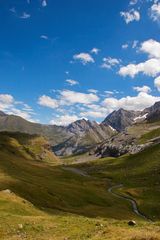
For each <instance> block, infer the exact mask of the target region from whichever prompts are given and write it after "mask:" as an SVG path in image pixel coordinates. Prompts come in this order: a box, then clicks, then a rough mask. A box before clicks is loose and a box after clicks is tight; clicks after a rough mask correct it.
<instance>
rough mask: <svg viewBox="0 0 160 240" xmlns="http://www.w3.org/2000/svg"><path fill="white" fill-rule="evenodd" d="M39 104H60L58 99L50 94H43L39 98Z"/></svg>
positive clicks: (52, 105)
mask: <svg viewBox="0 0 160 240" xmlns="http://www.w3.org/2000/svg"><path fill="white" fill-rule="evenodd" d="M38 104H39V105H41V106H44V107H49V108H53V109H55V108H57V107H58V106H59V104H58V101H57V100H56V99H53V98H51V97H49V96H46V95H43V96H41V97H40V98H39V99H38Z"/></svg>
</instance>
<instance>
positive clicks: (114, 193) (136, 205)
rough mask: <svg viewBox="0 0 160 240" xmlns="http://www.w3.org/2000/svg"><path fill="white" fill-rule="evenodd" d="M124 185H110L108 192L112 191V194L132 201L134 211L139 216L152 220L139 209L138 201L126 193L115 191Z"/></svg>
mask: <svg viewBox="0 0 160 240" xmlns="http://www.w3.org/2000/svg"><path fill="white" fill-rule="evenodd" d="M122 187H123V184H119V185H116V186H113V187H110V188H109V189H108V192H109V193H111V194H112V195H113V196H115V197H118V198H121V199H124V200H126V201H128V202H130V203H131V204H132V209H133V212H134V213H135V214H136V215H137V216H139V217H141V218H143V219H145V220H147V221H151V219H149V218H148V217H147V216H146V215H144V214H143V213H141V212H140V211H139V209H138V204H137V202H136V201H135V200H134V199H133V198H131V197H128V196H125V195H122V194H120V193H117V192H115V191H114V190H118V189H120V188H122Z"/></svg>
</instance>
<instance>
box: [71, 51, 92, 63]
mask: <svg viewBox="0 0 160 240" xmlns="http://www.w3.org/2000/svg"><path fill="white" fill-rule="evenodd" d="M73 59H74V60H79V61H80V62H81V63H82V64H83V65H86V64H87V63H94V62H95V61H94V59H93V57H92V56H91V55H90V54H89V53H79V54H75V55H74V56H73Z"/></svg>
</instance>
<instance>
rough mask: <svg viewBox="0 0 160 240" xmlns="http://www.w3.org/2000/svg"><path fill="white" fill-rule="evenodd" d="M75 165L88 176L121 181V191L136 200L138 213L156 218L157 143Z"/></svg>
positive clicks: (159, 214)
mask: <svg viewBox="0 0 160 240" xmlns="http://www.w3.org/2000/svg"><path fill="white" fill-rule="evenodd" d="M79 167H80V168H82V169H85V171H87V172H88V173H89V174H90V175H92V176H97V177H98V178H102V179H104V178H109V179H110V181H111V182H112V183H114V184H117V183H122V184H124V188H123V192H124V193H125V194H128V195H131V196H132V197H133V198H134V199H136V200H137V202H138V204H139V208H140V210H141V211H142V212H144V213H145V214H146V215H148V216H149V217H150V218H152V219H153V220H159V219H160V211H159V209H160V189H159V186H160V145H159V144H158V145H155V146H153V147H150V148H148V149H146V150H145V151H143V152H140V153H138V154H136V155H132V156H123V157H120V158H118V159H113V158H110V159H109V158H106V159H103V160H97V161H94V162H92V163H88V164H87V165H86V164H81V165H80V166H79ZM95 169H96V171H95Z"/></svg>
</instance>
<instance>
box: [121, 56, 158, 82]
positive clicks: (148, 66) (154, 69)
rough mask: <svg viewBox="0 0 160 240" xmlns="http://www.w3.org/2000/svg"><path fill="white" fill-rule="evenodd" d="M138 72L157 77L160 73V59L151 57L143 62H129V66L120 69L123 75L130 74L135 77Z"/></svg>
mask: <svg viewBox="0 0 160 240" xmlns="http://www.w3.org/2000/svg"><path fill="white" fill-rule="evenodd" d="M138 73H143V74H145V75H147V76H151V77H155V76H156V75H157V74H159V73H160V60H159V59H155V58H151V59H149V60H147V61H145V62H142V63H138V64H128V65H127V66H123V67H121V68H120V70H119V74H120V75H121V76H123V77H125V76H130V77H132V78H134V77H135V76H136V75H137V74H138Z"/></svg>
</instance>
